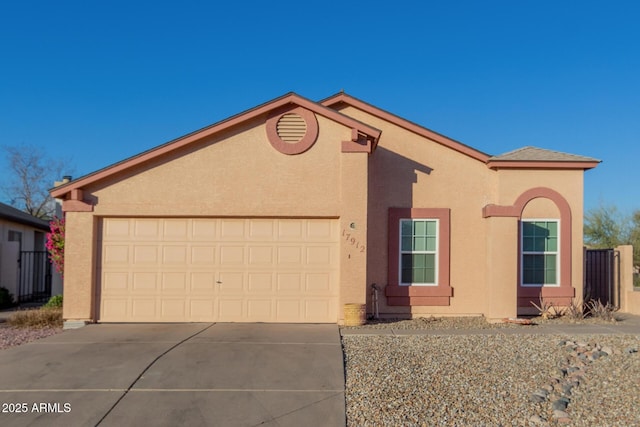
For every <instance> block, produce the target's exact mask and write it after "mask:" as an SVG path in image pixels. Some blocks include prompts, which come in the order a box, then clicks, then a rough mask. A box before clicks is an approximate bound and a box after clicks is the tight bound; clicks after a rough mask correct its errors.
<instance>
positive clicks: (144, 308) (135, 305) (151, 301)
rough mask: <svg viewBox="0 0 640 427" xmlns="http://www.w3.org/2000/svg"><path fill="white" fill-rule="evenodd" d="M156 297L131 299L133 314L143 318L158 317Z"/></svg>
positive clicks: (150, 319) (151, 318)
mask: <svg viewBox="0 0 640 427" xmlns="http://www.w3.org/2000/svg"><path fill="white" fill-rule="evenodd" d="M156 305H157V304H156V298H133V299H132V300H131V316H133V317H134V318H138V319H141V320H147V321H152V320H153V319H156V318H157V316H156Z"/></svg>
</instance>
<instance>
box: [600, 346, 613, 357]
mask: <svg viewBox="0 0 640 427" xmlns="http://www.w3.org/2000/svg"><path fill="white" fill-rule="evenodd" d="M600 351H601V352H603V353H606V354H607V356H611V355H612V354H613V350H612V349H611V347H606V346H605V347H602V348H601V349H600Z"/></svg>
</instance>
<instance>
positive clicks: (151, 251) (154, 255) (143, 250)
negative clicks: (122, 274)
mask: <svg viewBox="0 0 640 427" xmlns="http://www.w3.org/2000/svg"><path fill="white" fill-rule="evenodd" d="M159 251H160V248H159V247H158V246H147V245H133V263H134V264H138V265H141V264H157V263H158V259H160V257H159V256H158V252H159Z"/></svg>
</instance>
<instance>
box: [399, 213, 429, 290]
mask: <svg viewBox="0 0 640 427" xmlns="http://www.w3.org/2000/svg"><path fill="white" fill-rule="evenodd" d="M437 242H438V220H437V219H401V220H400V269H399V270H400V271H399V273H400V284H401V285H404V286H407V285H432V286H435V285H436V284H437V281H438V279H437V277H438V275H437V273H438V269H437V255H438V251H437V245H438V243H437Z"/></svg>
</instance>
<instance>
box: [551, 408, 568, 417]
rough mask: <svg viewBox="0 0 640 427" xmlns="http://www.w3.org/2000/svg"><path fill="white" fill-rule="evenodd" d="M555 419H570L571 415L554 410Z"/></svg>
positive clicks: (560, 410)
mask: <svg viewBox="0 0 640 427" xmlns="http://www.w3.org/2000/svg"><path fill="white" fill-rule="evenodd" d="M553 418H569V414H567V413H566V412H565V411H563V410H562V409H554V410H553Z"/></svg>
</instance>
